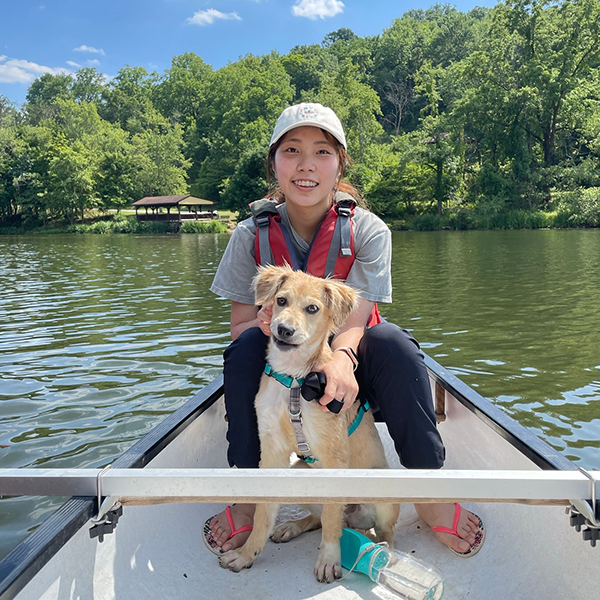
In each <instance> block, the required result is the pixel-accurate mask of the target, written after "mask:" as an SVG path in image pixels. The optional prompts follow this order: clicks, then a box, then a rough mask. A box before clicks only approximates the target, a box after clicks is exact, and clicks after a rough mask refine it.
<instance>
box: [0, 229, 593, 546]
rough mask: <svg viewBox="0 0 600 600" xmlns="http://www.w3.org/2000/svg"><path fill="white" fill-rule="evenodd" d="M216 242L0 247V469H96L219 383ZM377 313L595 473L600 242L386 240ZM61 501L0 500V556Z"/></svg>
mask: <svg viewBox="0 0 600 600" xmlns="http://www.w3.org/2000/svg"><path fill="white" fill-rule="evenodd" d="M227 240H228V236H227V235H212V234H204V235H164V236H136V235H112V236H97V235H85V236H76V235H68V236H67V235H47V236H41V235H38V236H18V237H17V236H14V237H13V236H3V237H0V468H7V467H11V468H12V467H21V466H31V467H41V466H44V467H57V468H62V467H98V466H100V465H104V464H107V463H109V462H110V461H111V460H112V459H113V458H114V457H115V456H117V455H118V454H120V453H121V452H123V451H124V450H125V449H127V448H128V447H129V446H131V445H132V444H133V443H134V442H135V441H136V440H137V439H139V438H140V437H141V436H143V435H144V434H145V433H147V432H148V431H149V430H150V429H151V428H152V427H153V426H154V425H156V424H157V423H158V422H160V421H161V420H162V419H163V418H164V417H165V415H167V414H170V413H171V412H172V411H174V410H175V409H176V408H178V407H179V406H180V405H181V404H183V403H184V402H185V401H186V400H187V399H189V398H190V397H191V396H192V395H193V393H194V392H195V391H196V390H198V389H199V388H200V387H202V386H203V385H205V384H206V383H207V382H209V381H211V380H212V379H213V378H214V377H216V376H217V375H218V374H219V372H220V368H221V365H222V359H221V355H222V352H223V349H224V348H225V347H226V346H227V344H228V342H229V322H228V319H229V303H228V302H227V301H225V300H223V299H219V298H217V297H215V296H214V295H213V294H211V293H210V292H209V291H208V288H209V286H210V283H211V281H212V277H213V275H214V273H215V270H216V267H217V265H218V262H219V259H220V257H221V255H222V253H223V251H224V249H225V246H226V244H227ZM393 242H394V255H393V267H392V269H393V283H394V303H393V304H392V305H383V306H381V307H380V308H381V311H382V314H383V315H384V316H385V317H386V318H388V320H393V321H394V322H396V323H398V324H400V325H402V326H403V327H406V328H407V329H410V330H411V331H412V332H413V334H414V335H415V336H416V337H417V339H418V340H419V341H420V342H421V345H422V347H423V348H424V350H425V351H426V352H427V353H428V354H430V355H431V356H432V357H433V358H435V359H436V360H437V361H438V362H440V363H442V364H443V365H444V366H446V367H448V368H449V369H450V370H451V371H452V372H453V373H455V374H456V375H457V376H458V377H460V378H461V379H463V380H464V381H465V382H466V383H468V384H469V385H470V386H472V387H474V388H475V389H477V390H478V391H479V392H480V393H481V394H482V395H483V396H486V397H488V398H491V399H492V400H493V402H494V403H495V404H496V405H497V406H499V407H501V408H502V409H503V410H505V411H506V412H507V413H509V414H510V415H512V416H513V417H515V418H516V419H517V420H519V421H520V422H521V423H523V424H524V425H525V426H527V427H529V428H530V429H532V430H533V431H534V432H535V433H536V434H537V435H539V436H540V437H542V438H543V439H545V440H546V441H547V442H548V443H549V444H551V445H552V446H554V447H555V448H557V449H558V450H559V451H561V452H562V453H564V454H565V455H566V456H567V457H569V458H570V459H571V460H574V461H575V462H577V463H578V464H580V465H581V466H583V467H586V468H590V469H600V418H599V416H600V410H599V409H600V357H599V353H598V349H599V348H600V298H599V296H598V290H599V289H600V269H599V267H598V264H599V262H600V230H540V231H470V232H450V231H443V232H427V233H425V232H423V233H421V232H395V233H394V235H393ZM60 502H61V501H60V500H59V499H40V498H4V499H0V557H2V556H4V555H5V554H6V553H7V552H8V551H9V550H10V549H11V548H12V547H13V546H14V545H15V543H17V542H18V541H19V540H20V539H22V538H23V537H24V535H26V533H27V532H28V531H29V530H30V529H31V528H33V527H35V525H36V524H37V523H39V522H40V520H42V519H43V518H45V517H46V516H48V514H49V512H50V511H51V510H53V509H54V508H55V507H56V506H57V505H58V504H59V503H60Z"/></svg>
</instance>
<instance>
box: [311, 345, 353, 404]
mask: <svg viewBox="0 0 600 600" xmlns="http://www.w3.org/2000/svg"><path fill="white" fill-rule="evenodd" d="M316 370H317V371H323V373H325V376H326V377H327V386H326V387H325V393H324V394H323V396H322V397H321V399H320V400H319V404H320V405H321V410H324V411H327V410H328V409H327V404H329V403H330V402H331V401H332V400H333V399H334V398H335V399H336V400H339V401H340V402H343V403H344V406H343V407H342V410H348V409H349V408H350V407H351V406H352V405H353V404H354V401H355V400H356V396H357V395H358V383H357V381H356V377H355V376H354V364H353V363H352V361H351V360H350V357H349V356H348V355H347V354H346V353H345V352H334V353H333V357H332V359H331V360H330V361H329V362H327V363H326V364H325V365H322V366H317V368H316Z"/></svg>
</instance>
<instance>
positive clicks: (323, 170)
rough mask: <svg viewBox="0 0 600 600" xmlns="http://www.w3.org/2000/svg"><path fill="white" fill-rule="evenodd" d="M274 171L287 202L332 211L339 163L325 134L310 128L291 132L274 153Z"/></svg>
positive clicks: (335, 151)
mask: <svg viewBox="0 0 600 600" xmlns="http://www.w3.org/2000/svg"><path fill="white" fill-rule="evenodd" d="M273 168H274V171H275V176H276V177H277V181H278V182H279V186H280V187H281V190H282V191H283V193H284V194H285V199H286V202H288V203H292V204H294V205H297V206H298V207H302V208H311V207H316V208H320V209H324V208H329V205H330V203H331V192H332V190H333V187H334V186H335V184H336V182H337V179H338V176H339V173H340V161H339V157H338V153H337V149H336V147H335V146H334V145H333V144H332V143H331V142H329V141H328V140H327V138H326V137H325V134H324V133H323V130H321V129H319V128H318V127H310V126H308V127H297V128H296V129H292V130H291V131H288V132H287V133H286V134H285V135H284V136H283V138H282V141H281V143H280V145H279V147H278V148H277V150H276V151H275V157H274V164H273Z"/></svg>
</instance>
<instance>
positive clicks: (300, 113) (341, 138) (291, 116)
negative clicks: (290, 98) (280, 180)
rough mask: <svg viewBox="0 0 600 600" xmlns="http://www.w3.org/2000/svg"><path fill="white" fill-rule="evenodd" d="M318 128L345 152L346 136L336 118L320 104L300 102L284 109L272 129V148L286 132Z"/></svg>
mask: <svg viewBox="0 0 600 600" xmlns="http://www.w3.org/2000/svg"><path fill="white" fill-rule="evenodd" d="M306 126H308V127H320V128H321V129H324V130H325V131H328V132H329V133H330V134H331V135H332V136H333V137H334V138H335V139H336V140H337V141H338V142H339V143H340V144H341V145H342V146H344V148H345V149H346V150H347V149H348V146H347V145H346V136H345V135H344V128H343V127H342V123H341V122H340V120H339V119H338V116H337V115H336V114H335V113H334V112H333V110H331V108H328V107H327V106H323V105H322V104H318V103H312V102H302V104H295V105H294V106H290V107H288V108H286V109H285V110H284V111H283V112H282V113H281V115H279V119H277V123H276V124H275V129H273V135H272V136H271V143H270V144H269V146H272V145H273V144H274V143H275V142H277V140H279V139H280V138H281V136H283V135H285V134H286V133H287V132H288V131H291V130H292V129H296V127H306Z"/></svg>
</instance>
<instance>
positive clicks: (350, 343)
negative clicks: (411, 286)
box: [319, 298, 374, 410]
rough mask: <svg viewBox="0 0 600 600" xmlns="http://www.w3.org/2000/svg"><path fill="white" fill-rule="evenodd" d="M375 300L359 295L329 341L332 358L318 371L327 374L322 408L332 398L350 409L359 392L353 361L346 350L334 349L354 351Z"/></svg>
mask: <svg viewBox="0 0 600 600" xmlns="http://www.w3.org/2000/svg"><path fill="white" fill-rule="evenodd" d="M373 306H374V303H373V302H370V301H369V300H365V299H364V298H361V300H360V301H359V303H358V307H357V308H356V309H355V310H354V311H353V312H352V314H351V315H350V316H349V317H348V319H346V322H345V323H344V325H343V326H342V327H341V329H340V330H339V332H338V333H337V335H336V336H335V337H334V339H333V341H332V342H331V349H332V350H333V358H332V359H331V361H329V362H328V363H327V364H326V365H324V366H323V367H322V368H321V370H322V371H323V372H324V373H325V375H326V377H327V387H326V388H325V394H323V397H322V398H321V399H320V400H319V402H320V404H321V405H322V406H323V410H325V405H327V404H329V402H331V401H332V400H333V399H334V398H336V399H337V400H340V401H343V402H344V408H343V409H342V410H347V409H348V408H350V407H351V406H352V405H353V404H354V401H355V400H356V396H357V395H358V383H357V381H356V377H355V376H354V363H353V362H352V360H351V359H350V357H349V356H348V354H346V352H343V351H340V352H336V349H337V348H352V350H354V352H355V353H356V352H357V350H358V344H359V343H360V340H361V339H362V336H363V335H364V333H365V327H366V324H367V320H368V318H369V315H370V314H371V311H372V310H373Z"/></svg>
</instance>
